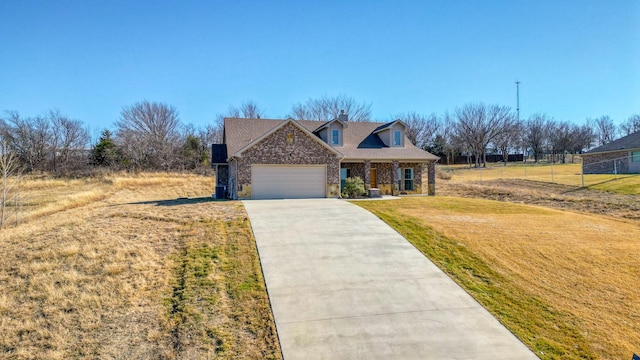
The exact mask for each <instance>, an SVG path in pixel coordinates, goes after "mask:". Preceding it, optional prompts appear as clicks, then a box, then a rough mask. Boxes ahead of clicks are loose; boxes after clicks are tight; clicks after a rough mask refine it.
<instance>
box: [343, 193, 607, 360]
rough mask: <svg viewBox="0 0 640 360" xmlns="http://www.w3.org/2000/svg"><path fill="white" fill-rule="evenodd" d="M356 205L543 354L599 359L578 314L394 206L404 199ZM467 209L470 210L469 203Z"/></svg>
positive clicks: (546, 357) (552, 357)
mask: <svg viewBox="0 0 640 360" xmlns="http://www.w3.org/2000/svg"><path fill="white" fill-rule="evenodd" d="M449 200H451V202H452V203H453V205H451V206H452V208H454V209H455V208H457V207H461V205H462V204H461V203H458V204H456V201H455V200H454V199H447V201H449ZM356 204H357V205H359V206H361V207H363V208H365V209H367V210H369V211H371V212H372V213H374V214H375V215H377V216H378V217H379V218H380V219H382V220H383V221H385V222H386V223H387V224H389V225H390V226H391V227H393V228H394V229H396V231H398V232H399V233H400V234H402V236H404V237H405V238H406V239H407V240H409V242H411V243H412V244H413V245H414V246H415V247H416V248H417V249H418V250H420V251H421V252H422V253H423V254H424V255H425V256H427V257H428V258H429V259H431V261H433V262H434V263H435V264H436V265H437V266H438V267H439V268H440V269H442V270H443V271H444V272H445V273H447V274H448V275H449V276H450V277H451V278H452V279H453V280H454V281H456V282H457V283H458V284H459V285H460V286H462V288H464V289H465V290H466V291H467V292H468V293H469V294H470V295H471V296H473V297H474V298H475V299H476V300H477V301H478V302H479V303H480V304H482V306H484V307H485V308H486V309H487V310H489V311H490V312H491V313H492V314H493V315H494V316H496V318H497V319H498V320H499V321H500V322H501V323H502V324H504V325H505V326H506V327H507V328H508V329H509V330H510V331H511V332H513V333H514V334H515V335H516V336H517V337H518V338H519V339H520V340H521V341H523V342H524V343H525V344H526V345H527V346H528V347H529V348H530V349H531V350H533V351H534V352H535V353H536V355H538V356H539V357H540V358H541V359H595V355H594V353H593V352H592V351H591V349H590V348H589V346H588V343H587V341H586V339H585V337H584V336H583V334H582V333H581V332H580V331H579V326H578V319H575V318H573V317H571V316H570V315H568V314H565V313H562V312H560V311H558V310H557V309H555V308H553V307H552V306H550V305H549V304H546V303H544V302H543V301H542V300H541V299H540V298H538V297H536V296H534V295H533V294H532V293H530V292H528V291H527V290H526V289H523V288H521V287H519V286H517V285H516V284H515V283H514V282H512V281H509V279H508V278H506V277H505V276H503V275H501V274H500V273H498V272H497V271H495V270H494V269H492V268H491V266H490V264H488V263H487V262H485V261H483V260H482V259H481V258H480V257H478V256H477V255H475V254H474V253H473V252H472V251H470V250H469V249H468V248H467V247H465V246H464V245H463V244H461V243H460V242H458V241H456V240H455V239H451V238H448V237H446V236H444V235H443V234H441V233H439V232H437V231H435V230H434V229H433V228H432V227H430V226H429V225H427V224H426V223H425V222H424V221H423V220H422V219H420V218H418V217H413V216H407V215H405V214H401V213H400V212H399V211H397V210H395V209H394V207H396V206H405V205H406V204H402V205H400V204H399V203H398V201H371V202H356ZM509 206H513V205H509ZM514 208H515V209H517V208H518V207H517V206H515V207H514ZM477 210H480V209H477ZM463 211H469V209H468V207H467V208H465V209H464V210H463ZM471 211H473V210H471ZM492 211H493V209H492ZM534 211H535V210H534ZM484 212H486V208H485V210H484Z"/></svg>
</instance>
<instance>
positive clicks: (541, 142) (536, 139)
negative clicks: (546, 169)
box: [524, 114, 552, 162]
mask: <svg viewBox="0 0 640 360" xmlns="http://www.w3.org/2000/svg"><path fill="white" fill-rule="evenodd" d="M550 121H552V119H550V118H549V117H547V115H545V114H533V115H531V116H530V117H529V119H528V120H527V122H526V123H525V128H524V144H525V146H526V147H528V148H530V149H531V151H532V152H533V158H534V160H535V162H538V160H539V159H540V156H541V155H542V152H543V150H544V146H545V143H546V142H547V138H548V133H549V132H548V129H549V122H550ZM525 150H526V149H525Z"/></svg>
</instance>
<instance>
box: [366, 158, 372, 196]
mask: <svg viewBox="0 0 640 360" xmlns="http://www.w3.org/2000/svg"><path fill="white" fill-rule="evenodd" d="M370 187H371V161H370V160H365V161H364V189H365V190H369V188H370Z"/></svg>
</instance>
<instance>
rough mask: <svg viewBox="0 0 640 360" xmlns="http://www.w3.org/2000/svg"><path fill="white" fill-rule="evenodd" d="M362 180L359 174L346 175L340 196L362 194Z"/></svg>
mask: <svg viewBox="0 0 640 360" xmlns="http://www.w3.org/2000/svg"><path fill="white" fill-rule="evenodd" d="M364 194H365V192H364V181H362V179H361V178H360V177H359V176H356V177H348V178H347V179H346V180H345V184H344V189H343V190H342V197H346V198H355V197H358V196H362V195H364Z"/></svg>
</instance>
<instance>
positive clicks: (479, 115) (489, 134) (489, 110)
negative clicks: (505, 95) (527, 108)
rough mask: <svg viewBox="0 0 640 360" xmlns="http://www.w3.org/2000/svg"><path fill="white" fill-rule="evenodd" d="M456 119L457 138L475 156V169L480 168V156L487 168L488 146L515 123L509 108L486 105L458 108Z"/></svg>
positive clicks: (468, 105) (469, 105) (470, 105)
mask: <svg viewBox="0 0 640 360" xmlns="http://www.w3.org/2000/svg"><path fill="white" fill-rule="evenodd" d="M455 118H456V122H455V124H454V131H455V137H456V139H458V142H460V143H461V144H463V145H464V146H466V147H467V148H468V149H469V150H470V151H471V152H472V153H473V154H474V156H475V167H479V166H480V156H483V163H484V165H485V166H486V152H485V150H486V148H487V145H489V143H490V142H491V141H493V140H494V139H495V138H496V136H498V134H500V133H501V132H503V131H504V129H505V128H507V127H508V126H510V124H512V123H513V122H514V121H515V116H513V113H512V111H511V109H510V108H509V107H506V106H499V105H490V106H486V105H484V104H467V105H465V106H463V107H462V108H457V109H456V111H455Z"/></svg>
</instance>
